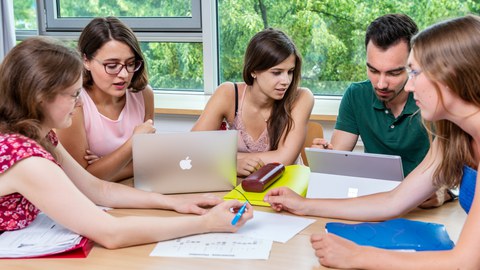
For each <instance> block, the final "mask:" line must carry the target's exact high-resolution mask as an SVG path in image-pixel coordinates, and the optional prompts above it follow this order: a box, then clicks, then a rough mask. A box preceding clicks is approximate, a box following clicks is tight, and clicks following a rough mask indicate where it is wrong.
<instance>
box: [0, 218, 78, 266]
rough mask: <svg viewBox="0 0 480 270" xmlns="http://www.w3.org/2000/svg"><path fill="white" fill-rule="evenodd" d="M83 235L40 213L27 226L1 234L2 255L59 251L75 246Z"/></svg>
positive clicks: (42, 253) (11, 256) (16, 255)
mask: <svg viewBox="0 0 480 270" xmlns="http://www.w3.org/2000/svg"><path fill="white" fill-rule="evenodd" d="M81 240H82V236H81V235H78V234H76V233H74V232H71V231H69V230H68V229H66V228H65V227H63V226H61V225H60V224H57V223H55V221H53V220H52V219H50V218H49V217H48V216H47V215H45V214H44V213H39V214H38V216H37V217H36V218H35V220H34V221H33V222H32V223H31V224H30V225H28V226H27V227H26V228H24V229H21V230H16V231H6V232H4V233H2V234H1V235H0V257H1V258H18V257H33V256H39V255H45V254H51V253H58V252H61V251H64V250H67V249H70V248H71V247H74V246H75V245H77V244H78V243H79V242H80V241H81Z"/></svg>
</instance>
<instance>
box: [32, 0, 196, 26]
mask: <svg viewBox="0 0 480 270" xmlns="http://www.w3.org/2000/svg"><path fill="white" fill-rule="evenodd" d="M57 1H59V0H43V1H42V0H40V1H39V0H37V6H38V7H40V10H44V12H43V14H44V15H45V16H39V19H40V21H39V22H40V23H39V31H40V33H41V34H47V33H51V32H78V31H82V29H83V28H84V27H85V25H87V23H88V22H90V21H91V19H92V18H93V17H91V18H72V17H68V18H67V17H65V18H62V17H59V16H58V12H57V11H58V9H59V7H58V2H57ZM39 2H40V3H39ZM191 10H192V16H191V17H144V18H134V17H121V20H122V21H123V22H125V23H126V24H127V25H129V26H130V27H131V28H132V30H133V31H135V32H201V31H202V22H201V18H202V14H201V2H200V0H191ZM160 25H161V26H162V27H159V26H160Z"/></svg>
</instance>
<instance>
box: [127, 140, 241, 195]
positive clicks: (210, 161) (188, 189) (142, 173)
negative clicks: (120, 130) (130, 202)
mask: <svg viewBox="0 0 480 270" xmlns="http://www.w3.org/2000/svg"><path fill="white" fill-rule="evenodd" d="M132 151H133V177H134V187H135V188H138V189H142V190H147V191H154V192H159V193H163V194H171V193H192V192H209V191H224V190H231V189H232V188H233V186H234V185H235V184H236V181H237V132H236V131H233V130H232V131H226V130H218V131H192V132H180V133H157V134H136V135H134V136H133V142H132Z"/></svg>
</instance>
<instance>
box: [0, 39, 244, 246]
mask: <svg viewBox="0 0 480 270" xmlns="http://www.w3.org/2000/svg"><path fill="white" fill-rule="evenodd" d="M82 68H83V63H82V60H81V59H80V57H79V56H78V54H77V53H76V52H75V51H73V50H71V49H68V48H66V47H64V46H63V45H60V44H59V43H57V42H55V41H54V40H52V39H47V38H42V37H36V38H31V39H27V40H25V41H23V42H22V43H20V44H19V45H17V46H16V47H15V48H13V49H12V50H11V52H10V53H9V54H8V55H7V56H6V57H5V59H4V60H3V62H2V64H1V66H0V97H1V98H0V231H5V230H16V229H22V228H24V227H26V226H28V224H29V223H31V222H32V221H33V220H34V219H35V217H36V216H37V214H38V212H39V211H40V210H41V211H42V212H44V213H45V214H47V215H48V216H50V217H51V218H52V219H54V220H55V221H56V222H58V223H60V224H62V225H63V226H65V227H67V228H69V229H70V230H72V231H74V232H76V233H79V234H81V235H84V236H86V237H88V238H90V239H92V240H94V241H95V242H98V243H99V244H101V245H103V246H105V247H107V248H118V247H123V246H130V245H137V244H143V243H150V242H158V241H161V240H166V239H171V238H176V237H181V236H185V235H190V234H198V233H205V232H214V231H215V232H233V231H236V230H237V229H238V228H239V227H240V226H242V225H243V224H244V223H245V222H246V221H247V220H248V219H250V218H252V212H253V209H252V207H251V206H249V207H248V211H247V212H246V213H245V214H244V215H243V216H242V218H241V220H240V222H239V223H237V225H236V226H232V225H231V224H230V221H231V220H232V219H233V217H234V213H232V212H231V211H230V209H231V208H232V207H240V206H241V205H242V204H241V203H240V202H238V201H228V202H223V203H220V202H221V200H220V199H219V198H217V197H213V196H210V197H208V196H200V195H197V196H189V197H181V196H165V195H161V194H157V193H150V192H145V191H141V190H137V189H134V188H131V187H127V186H124V185H121V184H117V183H111V182H106V181H102V180H100V179H98V178H96V177H94V176H92V175H91V174H90V173H88V172H87V171H86V170H85V169H84V168H83V167H81V166H80V165H79V164H78V163H77V162H76V161H75V160H74V159H73V158H72V157H71V156H70V155H69V154H68V153H67V152H66V151H65V149H64V148H63V147H62V145H61V144H59V143H58V141H57V138H56V135H55V133H54V132H53V131H52V129H61V128H66V127H68V126H69V125H70V124H71V121H72V120H71V119H72V115H73V113H72V112H73V111H74V108H75V107H77V106H79V105H80V104H81V101H80V100H79V99H78V95H79V93H80V89H81V87H82V77H81V72H82ZM217 204H218V205H217ZM96 205H103V206H107V207H118V208H162V209H172V210H175V211H177V212H181V213H194V214H199V215H200V216H185V217H170V218H161V217H138V216H132V217H113V216H111V215H109V214H108V213H106V212H104V211H102V210H101V209H100V208H99V207H97V206H96ZM214 205H217V206H215V207H213V208H212V209H210V210H209V211H207V210H206V209H204V208H202V207H208V206H214Z"/></svg>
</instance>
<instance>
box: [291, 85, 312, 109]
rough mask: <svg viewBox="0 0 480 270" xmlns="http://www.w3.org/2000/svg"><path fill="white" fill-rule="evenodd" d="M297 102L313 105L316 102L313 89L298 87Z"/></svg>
mask: <svg viewBox="0 0 480 270" xmlns="http://www.w3.org/2000/svg"><path fill="white" fill-rule="evenodd" d="M295 103H300V104H304V105H305V104H311V105H312V106H313V103H314V96H313V93H312V91H310V89H308V88H306V87H299V88H298V95H297V98H296V101H295Z"/></svg>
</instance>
